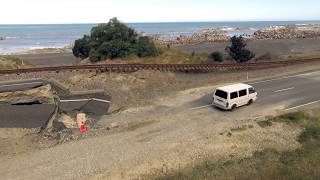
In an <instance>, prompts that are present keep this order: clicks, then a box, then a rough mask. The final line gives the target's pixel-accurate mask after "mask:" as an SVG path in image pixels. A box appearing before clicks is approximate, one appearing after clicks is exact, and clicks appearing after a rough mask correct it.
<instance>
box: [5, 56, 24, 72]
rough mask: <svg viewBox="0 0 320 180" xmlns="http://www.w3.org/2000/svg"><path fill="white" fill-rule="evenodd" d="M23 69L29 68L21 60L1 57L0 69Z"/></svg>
mask: <svg viewBox="0 0 320 180" xmlns="http://www.w3.org/2000/svg"><path fill="white" fill-rule="evenodd" d="M23 67H27V66H26V64H25V63H24V62H23V61H22V60H21V59H20V58H17V57H11V56H0V69H19V68H23Z"/></svg>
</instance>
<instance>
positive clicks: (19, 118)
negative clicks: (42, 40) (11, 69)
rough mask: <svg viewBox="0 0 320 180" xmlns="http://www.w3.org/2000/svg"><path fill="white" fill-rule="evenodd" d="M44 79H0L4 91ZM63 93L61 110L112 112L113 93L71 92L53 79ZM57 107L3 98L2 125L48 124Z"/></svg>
mask: <svg viewBox="0 0 320 180" xmlns="http://www.w3.org/2000/svg"><path fill="white" fill-rule="evenodd" d="M48 83H49V82H47V81H44V80H30V81H17V82H9V83H8V82H7V83H0V93H1V92H13V91H23V90H27V89H32V88H37V87H40V86H43V85H45V84H48ZM51 85H52V87H53V89H54V90H55V91H56V92H57V94H58V96H59V97H60V102H59V107H60V110H61V111H62V112H64V113H66V114H68V115H70V116H72V117H75V115H76V113H78V112H83V113H86V114H87V115H89V116H90V117H93V118H99V117H101V116H103V115H105V114H106V113H107V112H108V108H109V104H110V99H111V97H110V96H107V95H104V93H102V92H94V93H82V94H71V93H70V92H67V91H66V90H64V89H63V88H61V87H59V86H58V85H56V84H54V83H51ZM54 110H55V105H53V104H34V103H32V104H28V105H27V104H25V105H13V104H9V103H1V102H0V128H38V127H43V126H44V125H46V122H47V121H48V120H49V119H50V118H51V117H52V114H53V112H54Z"/></svg>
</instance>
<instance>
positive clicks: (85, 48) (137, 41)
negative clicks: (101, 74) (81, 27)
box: [72, 18, 159, 62]
mask: <svg viewBox="0 0 320 180" xmlns="http://www.w3.org/2000/svg"><path fill="white" fill-rule="evenodd" d="M72 50H73V54H74V56H76V57H79V58H82V59H85V58H87V57H89V59H90V61H92V62H97V61H100V60H102V59H106V58H110V59H116V58H123V57H126V56H128V55H130V54H135V55H137V56H139V57H146V56H157V55H158V54H159V52H158V49H157V48H156V46H155V44H154V43H153V42H152V40H150V38H149V37H147V36H139V35H138V34H137V33H136V32H135V30H134V29H132V28H130V27H128V26H127V25H125V24H123V23H121V22H120V21H119V20H118V19H117V18H112V19H111V20H110V21H109V22H108V23H107V24H100V25H98V26H97V27H94V28H92V30H91V34H90V36H84V37H83V38H81V39H78V40H76V41H75V45H74V47H73V49H72Z"/></svg>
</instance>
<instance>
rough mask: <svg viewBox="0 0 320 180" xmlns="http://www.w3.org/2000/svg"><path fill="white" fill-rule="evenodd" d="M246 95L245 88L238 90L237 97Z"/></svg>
mask: <svg viewBox="0 0 320 180" xmlns="http://www.w3.org/2000/svg"><path fill="white" fill-rule="evenodd" d="M246 95H248V94H247V90H246V89H244V90H241V91H239V97H242V96H246Z"/></svg>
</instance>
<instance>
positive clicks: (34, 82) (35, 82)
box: [0, 82, 43, 88]
mask: <svg viewBox="0 0 320 180" xmlns="http://www.w3.org/2000/svg"><path fill="white" fill-rule="evenodd" d="M39 83H43V82H30V83H20V84H8V85H0V88H1V87H10V86H21V85H31V84H39Z"/></svg>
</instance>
